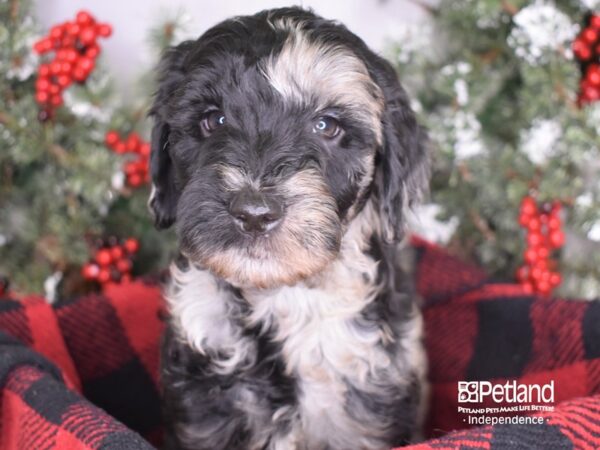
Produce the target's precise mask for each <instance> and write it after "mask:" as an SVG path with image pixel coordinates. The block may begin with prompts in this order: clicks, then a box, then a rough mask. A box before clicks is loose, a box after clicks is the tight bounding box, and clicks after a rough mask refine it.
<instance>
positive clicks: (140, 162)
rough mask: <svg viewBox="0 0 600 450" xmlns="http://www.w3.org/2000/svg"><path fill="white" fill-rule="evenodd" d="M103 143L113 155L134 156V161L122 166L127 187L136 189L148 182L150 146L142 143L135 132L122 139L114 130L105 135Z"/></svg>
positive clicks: (131, 160)
mask: <svg viewBox="0 0 600 450" xmlns="http://www.w3.org/2000/svg"><path fill="white" fill-rule="evenodd" d="M104 142H105V143H106V146H107V147H108V148H110V149H111V150H112V151H114V152H115V153H118V154H125V153H130V154H132V155H135V156H134V159H130V160H129V161H126V162H125V163H124V164H123V172H124V173H125V177H126V180H127V184H128V185H129V186H131V187H132V188H137V187H140V186H141V185H142V184H146V183H149V182H150V173H149V162H150V144H149V143H148V142H145V141H143V140H142V139H141V138H140V136H139V135H138V134H137V133H135V132H134V133H131V134H130V135H129V136H127V138H125V139H122V138H121V136H120V135H119V133H117V132H116V131H114V130H113V131H109V132H108V133H106V136H105V137H104Z"/></svg>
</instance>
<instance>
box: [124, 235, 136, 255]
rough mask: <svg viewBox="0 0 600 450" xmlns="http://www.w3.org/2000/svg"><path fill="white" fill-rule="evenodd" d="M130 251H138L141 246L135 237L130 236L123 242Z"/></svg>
mask: <svg viewBox="0 0 600 450" xmlns="http://www.w3.org/2000/svg"><path fill="white" fill-rule="evenodd" d="M123 246H124V247H125V250H127V252H128V253H136V252H137V251H138V250H139V248H140V243H139V242H138V240H137V239H135V238H129V239H127V240H126V241H125V243H124V244H123Z"/></svg>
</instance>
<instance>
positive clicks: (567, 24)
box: [507, 0, 579, 65]
mask: <svg viewBox="0 0 600 450" xmlns="http://www.w3.org/2000/svg"><path fill="white" fill-rule="evenodd" d="M513 22H514V23H515V27H514V28H513V30H512V31H511V33H510V35H509V36H508V40H507V42H508V44H509V45H510V46H511V47H512V48H513V49H514V50H515V54H516V55H517V56H518V57H520V58H522V59H524V60H525V61H527V62H528V63H530V64H532V65H538V64H543V63H545V62H546V61H547V55H548V53H549V52H556V51H562V52H563V55H564V56H565V57H570V51H568V49H570V43H571V41H572V40H573V38H574V37H575V35H576V34H577V32H578V31H579V26H578V25H577V24H574V23H573V22H571V19H570V18H569V17H568V16H567V15H566V14H564V13H563V12H561V11H560V10H559V9H557V8H556V7H555V6H554V5H553V4H552V3H549V2H545V1H539V0H538V1H536V2H535V3H534V4H532V5H529V6H526V7H525V8H523V9H521V10H520V11H519V12H518V13H517V14H516V15H515V16H514V17H513Z"/></svg>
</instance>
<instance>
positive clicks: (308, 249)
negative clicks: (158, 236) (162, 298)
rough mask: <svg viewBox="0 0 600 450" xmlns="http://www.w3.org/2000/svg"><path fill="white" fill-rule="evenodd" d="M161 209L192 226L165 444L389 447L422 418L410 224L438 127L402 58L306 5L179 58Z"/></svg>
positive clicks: (156, 185) (176, 281) (176, 293)
mask: <svg viewBox="0 0 600 450" xmlns="http://www.w3.org/2000/svg"><path fill="white" fill-rule="evenodd" d="M159 83H160V84H159V88H158V92H157V94H156V98H155V102H154V105H153V107H152V111H151V114H152V116H153V118H154V129H153V132H152V156H151V171H152V179H153V192H152V196H151V199H150V206H151V209H152V210H153V212H154V215H155V219H156V224H157V226H159V227H168V226H170V225H172V224H175V225H176V229H177V232H178V236H179V240H180V251H181V254H182V255H183V257H182V258H181V260H180V261H179V262H178V263H176V264H174V265H173V266H172V268H171V276H172V280H171V285H170V288H169V289H168V291H167V300H168V306H169V314H170V319H169V325H168V327H167V332H166V336H165V339H164V344H163V355H162V383H163V390H164V392H163V394H164V409H165V420H166V428H167V444H166V445H167V447H168V448H180V449H210V450H217V449H228V450H232V449H253V450H260V449H269V450H275V449H277V450H288V449H298V450H299V449H305V450H324V449H331V450H337V449H386V448H389V447H391V446H393V445H400V444H403V443H407V442H409V441H410V439H411V438H412V436H413V435H414V433H415V431H416V430H417V428H418V426H419V423H420V420H421V416H422V414H423V408H422V405H423V401H424V388H423V382H424V372H425V360H424V355H423V349H422V342H421V316H420V312H419V310H418V307H417V305H416V302H415V298H414V295H413V294H412V292H411V291H410V289H408V288H407V287H406V284H405V283H404V282H403V281H402V278H401V276H400V275H401V271H400V267H399V262H398V254H399V252H398V246H399V242H400V240H401V239H402V237H403V222H404V220H403V216H404V214H405V212H406V209H407V208H408V207H409V206H410V204H411V203H412V202H413V201H415V200H417V199H418V197H419V193H420V191H421V189H422V188H424V187H425V185H426V184H427V178H428V155H427V149H426V141H427V140H426V134H425V132H424V130H423V129H422V128H421V127H419V125H418V124H417V122H416V120H415V116H414V114H413V112H412V111H411V109H410V107H409V101H408V99H407V96H406V94H405V92H404V91H403V89H402V88H401V87H400V84H399V83H398V80H397V77H396V74H395V72H394V69H393V68H392V66H391V65H390V64H389V63H388V62H386V61H385V60H383V59H382V58H380V57H379V56H377V55H376V54H374V53H373V52H372V51H370V50H369V49H368V48H367V47H366V45H365V44H364V43H363V42H362V41H361V40H360V39H359V38H358V37H356V36H355V35H354V34H352V33H351V32H349V31H348V30H347V29H346V28H345V27H344V26H342V25H340V24H338V23H336V22H332V21H328V20H324V19H322V18H320V17H318V16H316V15H315V14H313V13H312V12H309V11H305V10H302V9H299V8H283V9H276V10H269V11H263V12H260V13H258V14H256V15H254V16H246V17H236V18H233V19H231V20H227V21H225V22H223V23H221V24H219V25H216V26H215V27H214V28H212V29H210V30H208V31H207V32H206V33H205V34H204V35H202V36H201V37H200V38H199V39H197V40H195V41H187V42H184V43H182V44H180V45H178V46H177V47H174V48H172V49H170V50H168V51H167V53H166V54H165V56H164V58H163V61H162V63H161V66H160V77H159Z"/></svg>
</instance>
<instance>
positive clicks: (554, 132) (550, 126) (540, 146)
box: [521, 119, 563, 165]
mask: <svg viewBox="0 0 600 450" xmlns="http://www.w3.org/2000/svg"><path fill="white" fill-rule="evenodd" d="M562 133H563V130H562V127H561V125H560V123H558V122H556V121H554V120H544V119H536V120H535V121H534V122H533V124H532V126H531V128H529V129H528V130H525V131H523V132H522V133H521V150H522V151H523V153H525V154H526V155H527V157H528V158H529V160H530V161H531V162H532V163H534V164H535V165H542V164H545V163H546V162H547V161H548V159H549V158H550V157H551V156H552V155H553V153H554V149H555V147H556V143H557V141H558V140H559V139H560V137H561V136H562Z"/></svg>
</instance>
